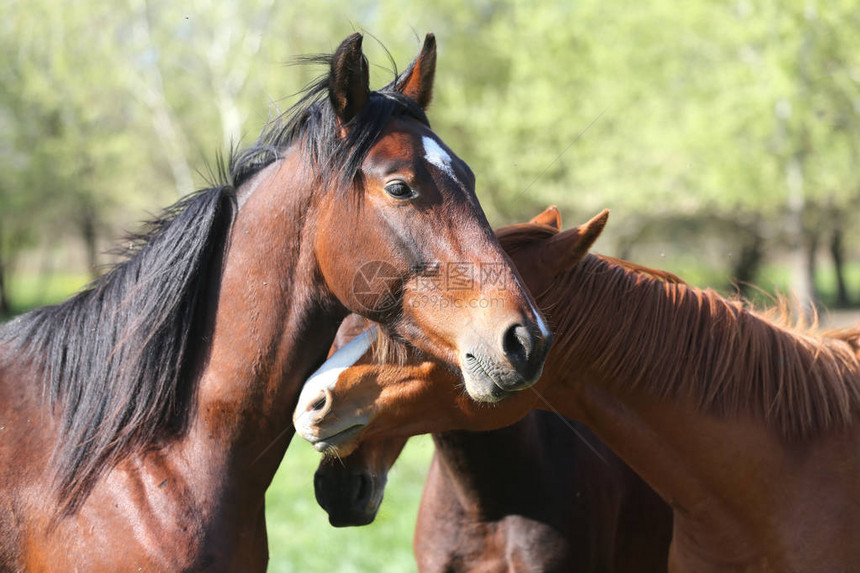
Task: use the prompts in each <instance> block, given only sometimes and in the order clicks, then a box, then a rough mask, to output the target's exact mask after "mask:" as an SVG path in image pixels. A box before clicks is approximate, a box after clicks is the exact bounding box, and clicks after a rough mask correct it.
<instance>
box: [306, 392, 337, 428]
mask: <svg viewBox="0 0 860 573" xmlns="http://www.w3.org/2000/svg"><path fill="white" fill-rule="evenodd" d="M332 398H333V397H332V393H331V390H329V389H328V388H326V389H325V390H323V391H322V392H320V394H319V396H318V397H317V399H316V400H314V401H313V402H311V403H310V405H309V406H308V410H307V411H308V412H309V413H310V414H312V416H313V419H314V420H317V421H319V420H322V419H323V418H325V417H326V416H327V415H328V413H329V412H330V411H331V407H332V406H331V404H332Z"/></svg>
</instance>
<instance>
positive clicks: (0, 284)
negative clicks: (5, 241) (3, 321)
mask: <svg viewBox="0 0 860 573" xmlns="http://www.w3.org/2000/svg"><path fill="white" fill-rule="evenodd" d="M11 314H12V308H11V305H10V304H9V295H8V293H7V292H6V267H5V266H4V265H3V249H2V248H0V317H4V316H9V315H11Z"/></svg>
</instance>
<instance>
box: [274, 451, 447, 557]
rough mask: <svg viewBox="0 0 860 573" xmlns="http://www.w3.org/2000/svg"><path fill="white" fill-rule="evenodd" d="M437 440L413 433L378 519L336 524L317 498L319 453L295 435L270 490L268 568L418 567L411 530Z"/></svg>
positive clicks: (393, 473)
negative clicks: (352, 524)
mask: <svg viewBox="0 0 860 573" xmlns="http://www.w3.org/2000/svg"><path fill="white" fill-rule="evenodd" d="M432 453H433V443H432V441H431V440H430V438H429V437H427V436H419V437H417V438H412V439H411V440H410V441H409V443H408V444H407V445H406V448H405V449H404V450H403V454H402V455H401V456H400V459H399V460H398V462H397V464H396V465H395V466H394V468H393V469H392V471H391V473H390V475H389V477H388V486H387V487H386V490H385V499H384V500H383V502H382V507H381V508H380V511H379V515H377V517H376V521H374V522H373V523H372V524H370V525H367V526H364V527H347V528H334V527H332V526H330V525H329V523H328V516H327V515H326V513H325V512H324V511H323V510H322V508H320V507H319V506H318V505H317V503H316V500H315V499H314V487H313V473H314V470H316V467H317V463H318V462H319V454H318V453H317V452H316V451H315V450H314V449H313V448H311V447H310V445H309V444H307V443H306V442H305V441H304V440H301V439H294V440H293V442H292V444H291V445H290V448H289V450H288V451H287V455H286V456H285V457H284V461H283V462H281V467H280V469H279V470H278V473H277V475H276V476H275V480H274V482H273V483H272V486H271V487H270V488H269V491H268V493H267V495H266V515H267V519H266V523H267V527H268V531H269V554H270V562H269V571H272V572H274V573H315V572H320V573H328V572H330V571H337V572H338V573H359V572H365V571H366V572H373V573H377V572H378V573H389V572H390V573H402V572H408V571H414V570H415V562H414V559H413V557H412V532H413V531H414V529H415V517H416V515H417V512H418V501H419V500H420V499H421V490H422V488H423V486H424V478H425V476H426V475H427V468H428V466H429V463H430V457H431V455H432Z"/></svg>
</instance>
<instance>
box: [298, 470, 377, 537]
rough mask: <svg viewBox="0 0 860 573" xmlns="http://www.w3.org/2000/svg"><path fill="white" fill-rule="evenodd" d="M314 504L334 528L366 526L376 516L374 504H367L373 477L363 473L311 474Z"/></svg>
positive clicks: (370, 494)
mask: <svg viewBox="0 0 860 573" xmlns="http://www.w3.org/2000/svg"><path fill="white" fill-rule="evenodd" d="M314 493H315V494H316V498H317V503H319V504H320V506H321V507H322V508H323V509H324V510H326V512H327V513H328V520H329V523H331V524H332V525H333V526H335V527H349V526H354V525H367V524H368V523H370V522H372V521H373V519H374V518H375V517H376V511H377V510H378V509H379V506H378V505H374V504H372V503H371V497H372V496H373V478H372V477H371V476H370V474H369V473H368V472H366V471H361V472H355V473H353V472H332V473H329V472H326V471H323V470H322V469H320V470H317V472H316V473H315V474H314Z"/></svg>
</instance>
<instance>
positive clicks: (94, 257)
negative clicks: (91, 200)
mask: <svg viewBox="0 0 860 573" xmlns="http://www.w3.org/2000/svg"><path fill="white" fill-rule="evenodd" d="M80 217H81V219H80V232H81V239H83V241H84V249H85V250H86V257H87V271H88V272H89V274H90V279H92V280H95V279H97V278H98V276H99V270H98V269H99V265H98V247H97V245H96V216H95V209H93V207H92V206H91V205H89V204H88V203H87V202H84V204H83V205H82V208H81V215H80Z"/></svg>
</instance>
